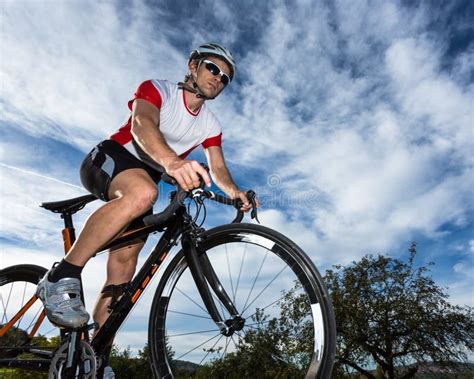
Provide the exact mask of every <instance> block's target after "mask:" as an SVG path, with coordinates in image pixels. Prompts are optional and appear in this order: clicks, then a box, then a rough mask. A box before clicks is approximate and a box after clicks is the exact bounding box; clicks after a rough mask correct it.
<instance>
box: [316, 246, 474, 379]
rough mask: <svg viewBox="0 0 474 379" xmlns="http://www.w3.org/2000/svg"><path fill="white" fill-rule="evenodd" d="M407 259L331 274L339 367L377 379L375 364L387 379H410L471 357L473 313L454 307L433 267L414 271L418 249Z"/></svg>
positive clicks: (368, 262)
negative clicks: (425, 367) (430, 366)
mask: <svg viewBox="0 0 474 379" xmlns="http://www.w3.org/2000/svg"><path fill="white" fill-rule="evenodd" d="M409 253H410V255H409V258H408V260H407V261H406V262H403V261H401V260H398V259H394V258H387V257H384V256H382V255H378V256H376V257H374V256H372V255H367V256H365V257H364V258H362V259H361V260H360V261H359V262H353V263H352V264H351V265H348V266H346V267H341V266H335V270H328V271H327V273H326V276H325V279H326V284H327V286H328V289H329V291H330V292H331V294H332V300H333V304H334V309H335V314H336V324H337V329H338V351H337V362H338V364H339V365H344V366H346V367H347V366H349V367H350V368H352V369H353V370H356V371H357V372H359V373H360V374H363V375H365V376H366V377H367V378H373V379H375V378H376V376H375V375H376V374H374V373H372V372H370V371H369V370H368V369H367V367H374V364H375V365H377V367H378V370H379V371H380V370H381V371H382V372H383V375H384V377H385V378H395V377H396V376H397V377H402V378H411V377H414V375H415V373H416V372H417V370H418V365H417V364H419V363H421V362H429V361H433V362H449V361H451V362H452V361H463V360H466V359H467V354H468V353H469V351H471V352H472V351H473V348H474V322H473V315H472V308H471V307H467V306H464V307H460V306H454V305H451V304H450V303H449V302H448V301H447V299H448V295H447V294H446V292H445V290H444V289H443V288H441V287H439V286H438V285H437V284H436V283H435V282H434V280H433V279H432V277H431V273H430V270H429V267H428V266H423V267H418V268H416V267H415V264H414V260H415V256H416V245H415V244H412V245H411V247H410V249H409ZM413 363H415V364H413ZM409 365H410V366H409ZM403 366H405V367H408V366H409V368H408V369H406V370H405V371H403V373H402V372H401V371H400V372H397V371H396V368H397V367H403Z"/></svg>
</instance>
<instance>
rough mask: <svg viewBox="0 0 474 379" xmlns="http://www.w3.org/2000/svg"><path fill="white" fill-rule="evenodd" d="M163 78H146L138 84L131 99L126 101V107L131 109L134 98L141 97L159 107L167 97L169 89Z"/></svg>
mask: <svg viewBox="0 0 474 379" xmlns="http://www.w3.org/2000/svg"><path fill="white" fill-rule="evenodd" d="M162 82H165V81H164V80H146V81H144V82H143V83H142V84H140V85H139V86H138V88H137V90H136V91H135V94H134V96H133V99H132V100H130V101H129V102H128V108H129V109H130V110H132V106H133V102H134V101H135V100H136V99H143V100H146V101H148V102H150V103H151V104H153V105H154V106H155V107H157V108H158V109H161V106H162V105H163V103H164V102H165V101H166V100H167V99H168V98H169V89H168V88H167V86H166V83H162Z"/></svg>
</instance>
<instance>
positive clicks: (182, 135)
mask: <svg viewBox="0 0 474 379" xmlns="http://www.w3.org/2000/svg"><path fill="white" fill-rule="evenodd" d="M136 99H143V100H146V101H148V102H150V103H151V104H153V105H154V106H156V107H157V108H158V109H159V110H160V124H159V129H160V132H161V133H162V134H163V137H164V138H165V140H166V142H167V143H168V145H169V146H170V147H171V148H172V149H173V150H174V151H175V152H176V154H177V155H178V156H180V157H181V158H185V157H186V156H187V155H188V154H189V153H190V152H191V151H192V150H194V149H195V148H196V147H198V146H199V145H202V146H203V147H204V148H208V147H210V146H221V139H222V128H221V125H220V123H219V121H218V120H217V118H216V117H215V116H214V114H213V113H212V112H211V110H209V109H208V108H207V107H206V104H203V105H202V106H201V108H200V109H199V110H198V111H197V112H196V113H194V112H192V111H191V110H190V109H189V108H188V106H187V104H186V98H185V96H184V90H182V89H179V88H178V85H177V84H174V83H171V82H169V81H167V80H156V79H153V80H147V81H145V82H143V83H142V84H140V86H139V87H138V89H137V90H136V92H135V95H134V97H133V99H132V100H130V101H129V102H128V107H129V109H130V110H132V105H133V102H134V101H135V100H136ZM131 119H132V118H131V116H130V117H129V118H128V121H127V122H126V124H125V125H123V126H122V127H121V128H120V129H119V130H118V131H117V132H115V133H114V134H113V135H112V136H111V137H110V139H112V140H114V141H116V142H118V143H120V144H121V145H123V146H124V147H125V148H126V149H127V150H128V151H130V152H131V153H132V154H133V155H134V156H136V157H137V158H138V159H140V160H142V161H143V162H145V163H146V164H148V165H150V166H151V167H153V168H155V169H157V170H160V171H162V170H163V169H162V167H161V166H159V165H158V164H157V163H156V162H155V161H154V160H153V159H152V158H151V157H150V156H148V154H146V153H145V152H144V151H143V150H142V149H141V148H140V146H138V144H137V143H136V142H135V140H134V138H133V135H132V133H131V123H132V120H131Z"/></svg>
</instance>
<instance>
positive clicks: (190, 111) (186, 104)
mask: <svg viewBox="0 0 474 379" xmlns="http://www.w3.org/2000/svg"><path fill="white" fill-rule="evenodd" d="M182 91H183V102H184V107H185V108H186V110H187V111H188V113H189V114H190V115H191V116H197V115H198V114H199V112H201V108H202V106H201V107H199V109H198V111H197V112H196V113H194V112H193V111H192V110H191V109H189V108H188V102H187V101H186V96H185V95H184V92H185V90H184V89H183V90H182Z"/></svg>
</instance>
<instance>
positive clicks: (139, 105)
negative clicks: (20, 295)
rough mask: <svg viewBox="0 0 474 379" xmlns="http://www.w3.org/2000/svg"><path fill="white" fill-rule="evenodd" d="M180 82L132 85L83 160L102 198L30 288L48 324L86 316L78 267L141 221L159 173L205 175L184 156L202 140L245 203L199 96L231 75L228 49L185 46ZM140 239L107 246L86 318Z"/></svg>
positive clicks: (98, 317) (218, 176) (130, 264)
mask: <svg viewBox="0 0 474 379" xmlns="http://www.w3.org/2000/svg"><path fill="white" fill-rule="evenodd" d="M188 68H189V72H188V74H187V75H186V77H185V80H184V83H178V84H173V83H170V82H169V81H166V80H147V81H145V82H143V83H142V84H140V86H139V87H138V89H137V90H136V92H135V95H134V97H133V99H132V100H130V101H129V103H128V106H129V108H130V110H131V112H132V113H131V116H130V118H129V119H128V121H127V123H126V124H125V125H123V126H122V127H121V128H120V129H119V130H118V131H117V132H116V133H114V134H113V135H112V136H111V137H110V139H108V140H105V141H103V142H101V143H100V144H98V145H97V146H96V147H95V148H94V149H93V150H92V151H91V152H90V153H89V154H88V155H87V156H86V158H85V159H84V161H83V163H82V166H81V181H82V183H83V185H84V187H85V188H86V189H87V190H88V191H90V192H91V193H92V194H94V195H96V196H97V197H98V198H100V199H102V200H104V201H105V202H106V203H105V204H104V205H103V206H102V207H100V208H99V209H97V210H96V211H95V212H93V213H92V214H91V215H90V217H89V218H88V220H87V221H86V223H85V224H84V227H83V229H82V232H81V234H80V236H79V237H78V239H77V240H76V242H75V243H74V245H73V246H72V247H71V249H70V251H69V252H68V254H67V256H66V257H65V258H64V259H63V260H62V261H61V262H60V263H59V264H58V265H56V266H54V267H53V268H52V269H51V270H50V271H48V273H47V274H46V275H45V277H44V278H43V279H42V280H41V282H40V283H39V284H38V289H37V294H38V296H39V297H40V299H41V300H42V301H43V303H44V307H45V309H46V314H47V316H48V318H49V319H50V320H51V321H52V322H53V323H55V324H58V325H60V326H65V327H69V328H78V327H81V326H83V325H85V324H86V323H87V322H88V320H89V314H88V313H87V311H86V309H85V307H84V305H83V303H82V301H81V299H80V293H81V282H80V278H81V271H82V269H83V267H84V266H85V264H86V263H87V261H88V260H89V259H90V258H91V257H92V256H93V255H94V254H95V253H96V252H97V251H100V249H101V248H102V247H103V246H105V245H106V244H107V243H109V242H110V241H111V240H113V239H114V238H116V237H118V236H119V235H121V234H122V233H123V232H124V231H125V230H126V229H127V228H132V227H134V226H136V225H137V224H140V223H141V220H142V218H143V217H144V216H145V215H146V214H151V213H152V207H153V204H154V202H155V201H156V199H157V196H158V190H157V186H156V184H157V183H158V181H159V180H160V177H161V174H162V173H163V172H166V173H167V174H168V175H170V176H172V177H174V178H175V179H176V181H177V182H178V184H179V185H180V186H181V187H182V188H183V189H184V190H191V189H193V188H196V187H198V186H199V184H200V180H201V179H202V180H203V181H204V182H205V183H206V185H207V186H210V185H211V179H210V177H209V175H208V173H207V171H206V170H205V169H204V168H203V167H202V166H201V165H200V164H199V163H198V162H196V161H193V160H186V159H185V158H186V157H187V155H188V154H189V153H190V152H191V151H192V150H193V149H194V148H196V147H197V146H199V145H202V146H203V148H204V151H205V154H206V158H207V161H208V165H209V167H210V170H211V174H212V178H213V180H214V182H215V183H216V184H217V186H218V187H219V188H220V189H221V190H222V191H224V192H225V193H226V194H227V195H228V196H230V197H231V198H239V199H241V200H242V202H243V206H242V210H243V211H248V210H249V209H250V208H251V205H250V203H249V201H248V200H247V198H246V196H245V193H244V192H243V191H241V190H240V189H239V188H238V187H237V185H236V184H235V183H234V181H233V180H232V177H231V175H230V173H229V170H228V169H227V166H226V164H225V161H224V155H223V151H222V147H221V137H222V132H221V126H220V124H219V122H218V120H217V118H216V117H215V116H214V114H213V113H212V112H211V111H210V110H209V109H208V108H207V107H206V104H205V101H206V100H211V99H214V98H216V97H217V96H218V95H219V94H220V93H221V92H222V91H223V90H224V88H225V87H226V86H227V85H228V84H229V83H230V82H231V81H232V79H233V78H234V76H235V71H236V67H235V62H234V59H233V57H232V55H231V54H230V52H229V51H228V50H227V49H226V48H225V47H223V46H221V45H219V44H216V43H209V44H203V45H201V46H199V47H198V48H197V49H196V50H193V51H192V52H191V55H190V57H189V60H188ZM257 204H258V203H257ZM144 243H145V241H144V240H136V241H134V243H132V244H130V245H127V246H121V247H119V248H116V249H114V250H113V251H110V253H109V256H108V262H107V278H106V282H105V284H104V288H103V291H102V293H101V294H99V297H98V299H97V302H96V305H95V308H94V311H93V319H94V321H95V322H96V323H97V324H98V326H99V328H100V326H101V325H102V324H103V323H104V321H105V320H106V319H107V317H108V306H109V305H110V303H111V300H112V298H116V297H117V296H120V289H121V288H122V286H123V285H124V284H125V283H127V282H129V281H130V280H131V279H132V277H133V274H134V272H135V268H136V264H137V257H138V253H139V252H140V250H141V249H142V247H143V245H144Z"/></svg>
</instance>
